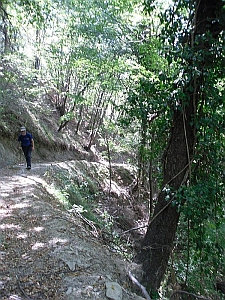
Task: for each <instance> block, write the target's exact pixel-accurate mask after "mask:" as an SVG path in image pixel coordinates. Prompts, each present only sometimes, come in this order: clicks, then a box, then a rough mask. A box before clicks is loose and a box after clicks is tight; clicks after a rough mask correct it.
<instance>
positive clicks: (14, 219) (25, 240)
mask: <svg viewBox="0 0 225 300" xmlns="http://www.w3.org/2000/svg"><path fill="white" fill-rule="evenodd" d="M57 166H59V164H57ZM53 167H54V164H36V165H35V164H34V165H33V167H32V170H30V171H27V170H25V169H24V166H15V167H13V168H4V169H1V174H0V246H1V248H0V257H1V261H0V299H3V300H6V299H10V300H19V299H43V300H44V299H53V300H59V299H60V300H64V299H65V300H72V299H73V300H76V299H77V300H81V299H92V300H94V299H98V300H101V299H103V300H104V299H109V298H107V296H106V283H107V282H118V283H119V284H120V286H121V289H122V292H123V294H122V298H121V299H123V300H126V299H127V300H128V299H129V300H132V299H136V300H137V299H143V298H141V297H139V296H137V295H136V294H134V293H131V292H130V288H129V284H128V282H129V281H128V278H127V272H128V269H127V268H128V265H127V263H126V262H124V261H123V260H122V259H121V258H120V257H119V256H117V255H116V254H115V253H112V252H111V251H110V250H109V249H108V248H107V247H106V246H104V245H103V244H102V242H101V240H100V238H99V237H98V236H97V235H96V234H95V232H93V228H90V226H88V224H87V223H85V222H84V220H82V218H80V217H79V215H76V214H74V213H72V212H67V211H65V209H63V208H62V207H61V206H60V204H59V202H57V201H56V199H55V196H54V194H53V192H52V190H51V186H50V185H49V182H48V183H47V182H46V180H45V176H44V174H45V173H46V171H47V170H48V169H49V168H53ZM115 297H116V296H115ZM112 299H116V298H112Z"/></svg>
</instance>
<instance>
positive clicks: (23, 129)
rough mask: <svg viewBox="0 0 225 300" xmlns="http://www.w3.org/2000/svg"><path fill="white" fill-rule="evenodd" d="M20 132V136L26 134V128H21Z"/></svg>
mask: <svg viewBox="0 0 225 300" xmlns="http://www.w3.org/2000/svg"><path fill="white" fill-rule="evenodd" d="M20 132H21V134H22V135H25V134H26V128H25V127H21V128H20Z"/></svg>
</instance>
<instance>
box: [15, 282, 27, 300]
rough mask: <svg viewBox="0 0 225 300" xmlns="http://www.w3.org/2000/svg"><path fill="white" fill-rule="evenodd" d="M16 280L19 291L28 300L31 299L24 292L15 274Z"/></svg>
mask: <svg viewBox="0 0 225 300" xmlns="http://www.w3.org/2000/svg"><path fill="white" fill-rule="evenodd" d="M16 282H17V285H18V287H19V290H20V291H21V293H22V294H23V296H24V297H25V298H26V299H28V300H31V298H30V297H29V296H28V295H27V294H26V293H25V292H24V290H23V289H22V287H21V284H20V281H19V278H18V277H17V276H16Z"/></svg>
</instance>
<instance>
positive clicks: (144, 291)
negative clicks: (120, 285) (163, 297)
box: [128, 271, 152, 300]
mask: <svg viewBox="0 0 225 300" xmlns="http://www.w3.org/2000/svg"><path fill="white" fill-rule="evenodd" d="M128 275H129V277H130V279H131V281H132V282H133V283H134V284H136V285H137V286H138V287H139V289H140V290H141V291H142V294H143V295H144V296H145V298H146V299H147V300H152V299H151V297H150V296H149V294H148V292H147V291H146V288H145V287H144V286H143V285H141V284H140V282H139V281H138V280H137V279H136V278H135V277H134V276H133V275H132V273H131V272H130V271H129V273H128Z"/></svg>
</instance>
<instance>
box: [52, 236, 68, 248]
mask: <svg viewBox="0 0 225 300" xmlns="http://www.w3.org/2000/svg"><path fill="white" fill-rule="evenodd" d="M67 242H68V239H60V238H53V239H52V240H50V241H49V242H48V243H49V245H50V246H55V245H59V244H61V245H63V244H66V243H67Z"/></svg>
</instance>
